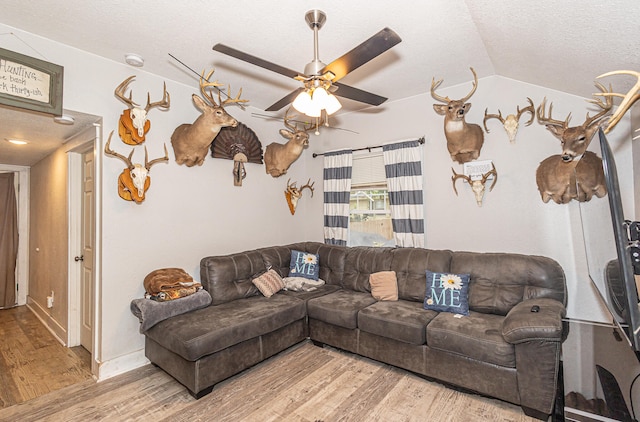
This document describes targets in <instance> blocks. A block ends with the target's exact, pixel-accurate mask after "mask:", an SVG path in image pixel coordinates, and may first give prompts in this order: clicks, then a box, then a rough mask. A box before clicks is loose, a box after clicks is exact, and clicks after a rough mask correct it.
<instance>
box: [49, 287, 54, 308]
mask: <svg viewBox="0 0 640 422" xmlns="http://www.w3.org/2000/svg"><path fill="white" fill-rule="evenodd" d="M53 298H54V296H53V290H52V291H51V296H47V308H53Z"/></svg>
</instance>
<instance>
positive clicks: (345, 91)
mask: <svg viewBox="0 0 640 422" xmlns="http://www.w3.org/2000/svg"><path fill="white" fill-rule="evenodd" d="M331 86H332V87H336V88H337V89H336V90H335V91H334V92H333V95H335V96H337V97H344V98H349V99H350V100H355V101H360V102H361V103H366V104H371V105H375V106H378V105H380V104H382V103H384V102H385V101H387V98H386V97H381V96H380V95H376V94H372V93H371V92H367V91H363V90H361V89H358V88H354V87H352V86H349V85H345V84H341V83H334V84H331Z"/></svg>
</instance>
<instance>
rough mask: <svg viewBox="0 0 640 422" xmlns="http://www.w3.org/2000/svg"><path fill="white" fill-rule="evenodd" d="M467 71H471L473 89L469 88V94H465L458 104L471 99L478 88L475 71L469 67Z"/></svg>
mask: <svg viewBox="0 0 640 422" xmlns="http://www.w3.org/2000/svg"><path fill="white" fill-rule="evenodd" d="M469 69H471V73H473V88H471V92H470V93H468V94H467V96H466V97H464V98H461V99H460V100H459V101H460V102H463V103H464V102H465V101H467V100H468V99H469V98H471V96H472V95H473V94H474V93H475V92H476V89H477V88H478V76H477V75H476V71H475V70H473V68H472V67H470V68H469Z"/></svg>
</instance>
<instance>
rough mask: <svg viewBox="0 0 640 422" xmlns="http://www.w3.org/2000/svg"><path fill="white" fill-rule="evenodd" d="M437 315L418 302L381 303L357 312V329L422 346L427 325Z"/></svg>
mask: <svg viewBox="0 0 640 422" xmlns="http://www.w3.org/2000/svg"><path fill="white" fill-rule="evenodd" d="M436 315H438V313H437V312H435V311H425V310H424V309H422V304H421V303H420V302H413V301H407V300H399V301H396V302H389V301H381V302H376V303H374V304H373V305H370V306H367V307H366V308H364V309H362V310H361V311H360V312H358V328H359V329H360V330H362V331H365V332H367V333H371V334H376V335H378V336H382V337H387V338H391V339H394V340H398V341H402V342H405V343H411V344H424V343H425V341H426V330H425V327H426V326H427V324H428V323H429V322H430V321H431V320H432V319H433V318H435V316H436Z"/></svg>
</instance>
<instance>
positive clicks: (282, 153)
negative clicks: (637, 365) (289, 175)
mask: <svg viewBox="0 0 640 422" xmlns="http://www.w3.org/2000/svg"><path fill="white" fill-rule="evenodd" d="M289 111H291V107H289V108H288V109H287V112H286V113H285V115H284V125H285V126H286V127H287V129H288V130H287V129H280V135H282V136H283V137H284V138H287V139H288V140H289V141H288V142H287V143H285V144H279V143H277V142H273V143H271V144H269V145H267V148H266V149H265V151H264V165H265V169H266V171H267V173H268V174H270V175H271V176H272V177H280V176H282V175H283V174H285V173H286V172H287V170H288V169H289V167H290V166H291V164H293V162H294V161H296V160H297V159H298V157H300V155H301V154H302V151H303V150H304V149H305V148H306V147H307V146H308V145H309V131H310V130H311V129H313V127H314V126H313V125H305V126H304V127H303V128H299V127H298V125H297V124H296V125H294V124H292V123H291V120H292V119H293V117H292V116H289ZM322 124H324V120H322V121H321V122H319V123H317V125H316V126H319V125H322Z"/></svg>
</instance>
